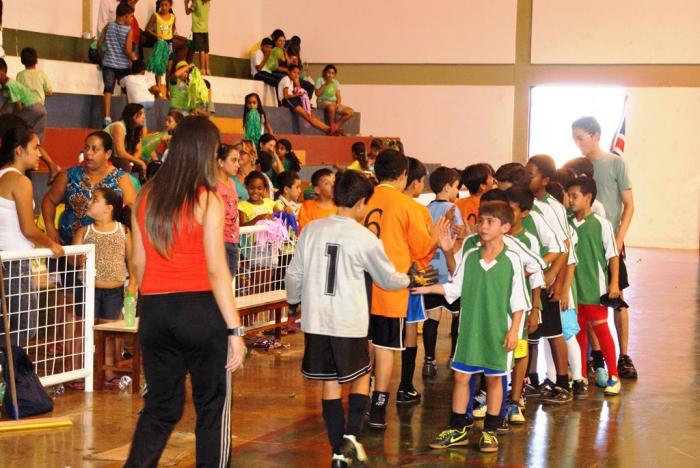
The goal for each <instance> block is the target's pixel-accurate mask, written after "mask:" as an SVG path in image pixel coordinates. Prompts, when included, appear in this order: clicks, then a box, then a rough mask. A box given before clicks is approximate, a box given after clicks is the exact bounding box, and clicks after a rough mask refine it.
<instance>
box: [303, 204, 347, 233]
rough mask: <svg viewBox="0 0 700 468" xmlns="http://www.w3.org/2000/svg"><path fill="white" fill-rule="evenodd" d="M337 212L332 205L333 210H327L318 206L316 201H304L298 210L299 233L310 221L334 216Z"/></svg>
mask: <svg viewBox="0 0 700 468" xmlns="http://www.w3.org/2000/svg"><path fill="white" fill-rule="evenodd" d="M337 212H338V208H337V207H336V206H335V205H333V208H328V209H327V208H323V207H322V206H321V205H319V204H318V201H316V200H306V201H305V202H304V203H302V204H301V208H300V209H299V233H301V230H302V229H304V226H306V225H307V224H309V223H310V222H311V221H314V220H316V219H321V218H325V217H327V216H330V215H334V214H336V213H337Z"/></svg>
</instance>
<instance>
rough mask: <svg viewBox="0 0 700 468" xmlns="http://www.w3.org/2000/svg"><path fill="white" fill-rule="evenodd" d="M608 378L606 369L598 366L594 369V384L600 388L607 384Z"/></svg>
mask: <svg viewBox="0 0 700 468" xmlns="http://www.w3.org/2000/svg"><path fill="white" fill-rule="evenodd" d="M608 378H609V377H608V371H606V370H605V369H604V368H602V367H599V368H597V369H596V370H595V384H596V385H597V386H599V387H600V388H605V387H607V386H608Z"/></svg>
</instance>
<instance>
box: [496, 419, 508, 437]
mask: <svg viewBox="0 0 700 468" xmlns="http://www.w3.org/2000/svg"><path fill="white" fill-rule="evenodd" d="M509 432H510V427H509V426H508V418H507V417H505V418H501V423H500V424H499V425H498V427H497V428H496V434H498V435H504V434H508V433H509Z"/></svg>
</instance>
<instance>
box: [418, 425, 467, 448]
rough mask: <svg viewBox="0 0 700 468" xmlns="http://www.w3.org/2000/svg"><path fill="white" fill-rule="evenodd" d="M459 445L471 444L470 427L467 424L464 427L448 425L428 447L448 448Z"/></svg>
mask: <svg viewBox="0 0 700 468" xmlns="http://www.w3.org/2000/svg"><path fill="white" fill-rule="evenodd" d="M459 445H469V429H468V428H467V427H466V426H465V427H463V428H462V429H453V428H451V427H448V428H447V429H445V430H443V431H442V432H441V433H439V434H438V435H437V437H436V438H435V440H433V441H432V442H431V443H430V444H428V447H430V448H432V449H446V448H448V447H456V446H459Z"/></svg>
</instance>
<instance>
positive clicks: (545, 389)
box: [537, 379, 555, 398]
mask: <svg viewBox="0 0 700 468" xmlns="http://www.w3.org/2000/svg"><path fill="white" fill-rule="evenodd" d="M554 387H555V385H554V382H552V381H551V380H549V379H544V382H542V383H541V384H540V386H539V387H537V389H538V390H539V391H540V397H542V398H545V397H548V396H550V395H551V393H552V390H554Z"/></svg>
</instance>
